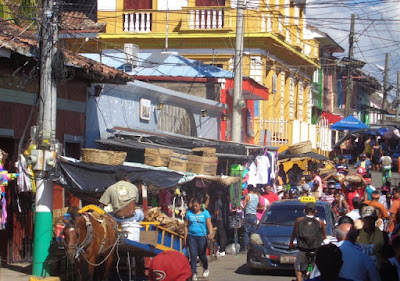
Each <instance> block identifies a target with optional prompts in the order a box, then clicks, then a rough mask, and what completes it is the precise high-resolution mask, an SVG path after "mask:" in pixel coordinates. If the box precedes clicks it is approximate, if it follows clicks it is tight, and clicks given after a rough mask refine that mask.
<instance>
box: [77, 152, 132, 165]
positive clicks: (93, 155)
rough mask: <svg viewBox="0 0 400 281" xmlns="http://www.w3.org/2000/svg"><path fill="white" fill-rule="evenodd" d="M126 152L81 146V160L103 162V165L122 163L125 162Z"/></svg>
mask: <svg viewBox="0 0 400 281" xmlns="http://www.w3.org/2000/svg"><path fill="white" fill-rule="evenodd" d="M126 154H127V153H126V152H124V151H112V150H100V149H92V148H82V150H81V155H82V162H84V163H94V164H104V165H122V164H124V162H125V158H126Z"/></svg>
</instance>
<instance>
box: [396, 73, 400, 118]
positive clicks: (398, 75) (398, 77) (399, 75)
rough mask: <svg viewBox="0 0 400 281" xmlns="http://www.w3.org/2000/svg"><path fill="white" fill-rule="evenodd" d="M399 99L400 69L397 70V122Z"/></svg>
mask: <svg viewBox="0 0 400 281" xmlns="http://www.w3.org/2000/svg"><path fill="white" fill-rule="evenodd" d="M399 99H400V71H397V91H396V101H397V103H396V104H397V106H396V123H398V122H399Z"/></svg>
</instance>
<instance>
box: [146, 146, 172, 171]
mask: <svg viewBox="0 0 400 281" xmlns="http://www.w3.org/2000/svg"><path fill="white" fill-rule="evenodd" d="M173 153H174V152H173V151H172V150H171V149H165V148H146V149H145V150H144V163H145V164H147V165H151V166H154V167H168V164H169V160H170V158H171V156H172V154H173Z"/></svg>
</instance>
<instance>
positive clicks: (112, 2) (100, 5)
mask: <svg viewBox="0 0 400 281" xmlns="http://www.w3.org/2000/svg"><path fill="white" fill-rule="evenodd" d="M97 10H98V11H116V10H117V0H97Z"/></svg>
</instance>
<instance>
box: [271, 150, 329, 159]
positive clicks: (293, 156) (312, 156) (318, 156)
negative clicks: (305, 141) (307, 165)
mask: <svg viewBox="0 0 400 281" xmlns="http://www.w3.org/2000/svg"><path fill="white" fill-rule="evenodd" d="M306 159H314V160H318V161H326V160H328V158H327V157H325V156H324V155H321V154H318V153H315V152H306V153H301V154H290V152H289V150H285V151H284V152H282V153H279V155H278V161H279V162H286V161H298V160H306Z"/></svg>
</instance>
